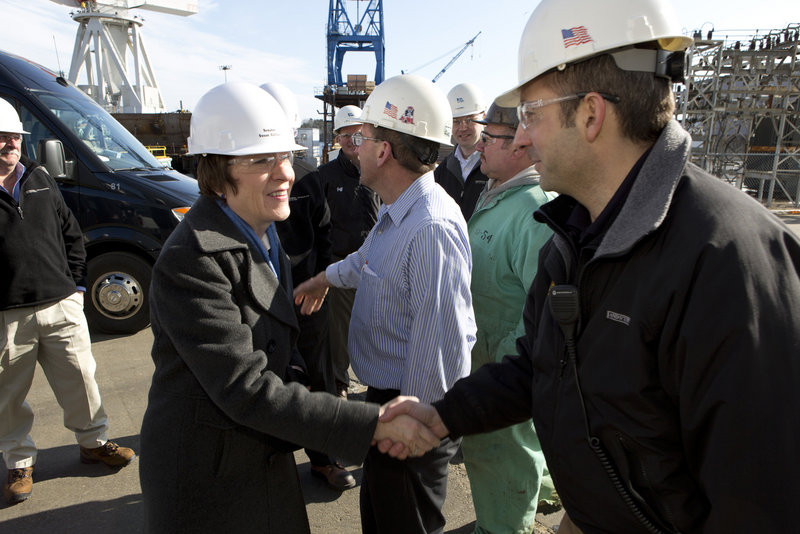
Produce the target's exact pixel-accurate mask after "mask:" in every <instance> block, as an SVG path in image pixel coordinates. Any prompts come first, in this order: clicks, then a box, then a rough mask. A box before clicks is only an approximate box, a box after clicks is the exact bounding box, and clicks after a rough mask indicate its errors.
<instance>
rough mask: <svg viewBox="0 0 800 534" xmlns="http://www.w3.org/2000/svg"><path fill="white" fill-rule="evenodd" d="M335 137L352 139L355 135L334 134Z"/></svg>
mask: <svg viewBox="0 0 800 534" xmlns="http://www.w3.org/2000/svg"><path fill="white" fill-rule="evenodd" d="M356 133H358V132H356ZM336 135H337V136H338V137H343V138H344V139H352V137H353V136H354V135H355V134H351V133H349V134H336Z"/></svg>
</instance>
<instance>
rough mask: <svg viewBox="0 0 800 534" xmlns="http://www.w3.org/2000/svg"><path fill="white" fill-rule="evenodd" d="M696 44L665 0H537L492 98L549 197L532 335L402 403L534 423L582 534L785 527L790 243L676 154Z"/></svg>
mask: <svg viewBox="0 0 800 534" xmlns="http://www.w3.org/2000/svg"><path fill="white" fill-rule="evenodd" d="M690 44H691V39H690V38H688V37H686V36H684V35H683V34H682V32H681V26H680V25H679V24H678V23H677V22H676V20H675V18H674V16H673V13H672V9H671V6H670V5H669V4H668V3H667V2H666V1H665V0H610V1H608V2H602V3H598V2H590V1H587V0H542V2H540V3H539V4H538V5H537V7H536V8H535V10H534V11H533V13H532V15H531V18H530V20H529V21H528V24H527V26H526V28H525V30H524V33H523V35H522V40H521V43H520V47H519V65H520V73H519V74H520V75H519V85H518V86H517V87H516V88H514V89H513V90H511V91H510V92H509V93H507V94H506V95H502V96H501V97H500V98H499V99H498V100H497V101H498V103H500V104H502V105H506V106H508V105H517V106H518V113H519V117H520V125H521V128H519V129H518V130H517V136H516V139H515V141H516V142H518V143H520V144H523V145H526V146H527V150H528V153H529V154H530V156H531V159H532V160H533V161H534V162H535V167H536V169H537V170H538V171H539V173H540V174H541V184H542V187H543V188H544V189H547V190H554V191H557V192H559V193H561V195H560V196H559V197H558V198H556V199H555V200H553V201H551V202H549V203H547V204H545V205H544V206H542V207H541V208H540V209H539V211H537V212H536V217H537V220H539V221H542V222H546V223H547V224H548V226H550V227H551V228H552V229H553V231H554V236H553V239H552V240H551V241H549V242H548V243H547V245H545V247H544V248H543V249H541V250H540V251H539V256H540V260H539V268H538V271H537V273H536V277H535V279H534V282H533V285H532V286H531V289H530V292H529V294H528V300H527V302H526V305H525V315H524V318H525V337H524V338H522V339H520V341H519V342H518V343H517V350H518V351H519V356H517V357H511V358H506V359H504V360H503V362H502V363H498V364H487V365H485V366H484V367H482V368H481V369H479V370H478V371H477V372H476V373H475V374H473V375H471V376H470V377H468V378H466V379H464V380H462V381H460V382H459V383H457V384H456V385H455V386H454V387H453V389H451V390H450V391H449V392H448V393H447V395H446V396H445V398H444V400H443V401H441V402H438V403H436V404H435V408H434V409H425V408H424V407H420V408H415V410H416V411H417V412H419V413H417V415H419V416H420V417H422V418H427V422H428V423H430V424H432V425H434V426H435V427H436V429H437V431H438V432H439V435H440V436H444V435H448V433H449V434H450V435H451V436H461V435H465V434H473V433H478V432H482V431H486V430H494V429H496V428H499V427H501V426H506V425H509V424H512V423H517V422H520V421H523V420H525V419H527V418H529V417H530V416H531V415H532V416H533V421H534V423H535V425H536V432H537V434H538V436H539V440H540V442H541V444H542V450H543V451H544V453H545V457H546V459H547V466H548V468H549V469H550V472H551V473H552V476H553V480H554V481H555V483H556V487H557V489H558V493H559V496H560V497H561V500H562V502H563V505H564V508H565V509H566V511H567V514H568V518H569V519H571V520H572V522H574V524H575V525H577V528H578V529H580V530H581V531H583V532H586V533H597V532H625V533H639V532H642V533H643V532H703V533H706V534H708V533H727V532H752V531H757V532H792V531H795V530H797V513H796V509H797V498H796V496H797V495H799V494H800V463H799V462H797V458H796V456H797V454H796V451H798V450H800V389H798V387H797V384H799V383H800V352H799V351H798V350H797V348H798V347H800V321H798V320H797V318H798V317H799V316H800V240H799V239H798V237H797V236H796V235H794V233H793V232H792V231H791V230H790V229H789V228H787V227H786V226H785V225H784V224H783V223H781V221H780V220H779V219H778V218H777V217H775V216H774V215H773V214H771V213H770V212H769V211H767V210H766V209H764V207H763V206H761V205H759V204H758V203H757V202H755V201H754V200H753V199H752V198H750V197H748V196H747V195H746V194H745V193H743V192H741V191H738V190H736V189H734V188H733V187H730V186H729V185H728V184H726V183H725V182H724V181H722V180H720V179H718V178H716V177H713V176H711V175H709V174H708V173H706V172H704V171H703V170H702V169H700V168H699V167H697V166H696V165H694V164H692V163H690V161H689V158H690V153H691V144H692V139H691V137H690V136H689V134H688V133H687V132H686V131H684V130H683V129H682V128H681V127H680V125H679V124H678V123H677V122H676V121H675V120H674V118H673V113H674V109H675V108H674V106H675V102H674V95H673V93H672V90H671V86H672V82H673V80H675V79H677V78H678V77H680V76H681V75H682V72H683V65H682V63H683V61H684V58H683V54H682V52H683V50H685V49H686V48H687V47H688V46H689V45H690ZM403 406H405V407H406V408H410V407H412V406H413V405H412V404H411V403H406V404H404V405H403ZM417 406H419V405H417ZM398 411H400V410H398ZM382 446H383V445H382ZM753 451H757V452H756V454H755V456H754V455H753ZM754 488H757V490H754ZM563 531H567V530H566V528H563V529H562V528H559V533H561V532H563Z"/></svg>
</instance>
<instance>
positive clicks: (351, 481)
mask: <svg viewBox="0 0 800 534" xmlns="http://www.w3.org/2000/svg"><path fill="white" fill-rule="evenodd" d="M311 474H312V475H314V476H315V477H319V478H321V479H323V480H325V482H327V483H328V486H330V487H331V488H333V489H335V490H338V491H344V490H346V489H349V488H353V487H355V485H356V479H355V478H353V475H351V474H350V472H349V471H348V470H347V469H345V468H344V467H342V466H341V465H339V464H330V465H312V466H311Z"/></svg>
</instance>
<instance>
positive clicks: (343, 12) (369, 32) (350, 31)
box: [328, 0, 385, 85]
mask: <svg viewBox="0 0 800 534" xmlns="http://www.w3.org/2000/svg"><path fill="white" fill-rule="evenodd" d="M357 1H367V2H368V4H367V7H366V9H365V10H364V13H363V15H361V18H360V19H359V18H358V14H356V18H355V19H354V20H357V24H356V25H355V26H353V24H352V22H350V16H349V15H348V14H347V9H346V8H345V0H330V7H329V9H328V85H343V80H342V62H343V60H344V55H345V53H347V52H373V53H374V54H375V84H376V85H377V84H380V83H381V82H382V81H383V79H384V55H385V50H384V34H383V0H357Z"/></svg>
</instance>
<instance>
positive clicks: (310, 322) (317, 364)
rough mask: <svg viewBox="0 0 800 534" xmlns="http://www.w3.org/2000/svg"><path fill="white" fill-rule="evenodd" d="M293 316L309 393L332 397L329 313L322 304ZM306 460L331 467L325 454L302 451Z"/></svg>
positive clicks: (296, 309)
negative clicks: (307, 311) (309, 385)
mask: <svg viewBox="0 0 800 534" xmlns="http://www.w3.org/2000/svg"><path fill="white" fill-rule="evenodd" d="M295 315H296V316H297V322H298V323H299V326H300V335H299V336H298V338H297V350H298V351H300V355H301V356H302V357H303V360H304V361H305V363H306V368H307V370H308V377H309V379H310V380H311V391H327V392H328V393H331V394H335V393H334V392H335V388H334V382H333V366H332V364H331V357H330V345H329V343H328V329H329V326H328V325H329V309H328V306H327V304H326V303H323V304H322V308H320V310H319V311H318V312H316V313H312V314H311V315H301V314H300V308H299V307H297V306H296V307H295ZM306 456H308V459H309V460H310V461H311V465H317V466H325V465H330V464H332V463H334V460H333V458H331V457H330V456H328V455H327V454H324V453H321V452H317V451H312V450H310V449H306Z"/></svg>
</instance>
